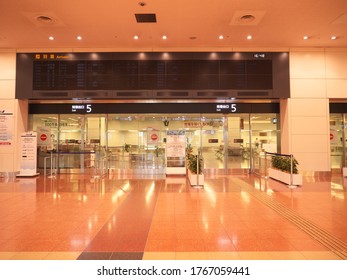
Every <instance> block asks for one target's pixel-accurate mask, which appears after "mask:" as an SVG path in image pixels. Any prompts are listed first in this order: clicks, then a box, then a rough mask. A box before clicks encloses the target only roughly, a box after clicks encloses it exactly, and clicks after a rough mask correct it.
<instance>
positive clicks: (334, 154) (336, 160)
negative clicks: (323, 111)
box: [330, 114, 346, 169]
mask: <svg viewBox="0 0 347 280" xmlns="http://www.w3.org/2000/svg"><path fill="white" fill-rule="evenodd" d="M330 156H331V168H332V169H341V168H342V167H344V166H346V115H344V114H330Z"/></svg>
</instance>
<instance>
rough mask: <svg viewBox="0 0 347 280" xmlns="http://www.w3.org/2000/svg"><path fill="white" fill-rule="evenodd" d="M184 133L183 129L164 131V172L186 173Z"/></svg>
mask: <svg viewBox="0 0 347 280" xmlns="http://www.w3.org/2000/svg"><path fill="white" fill-rule="evenodd" d="M185 156H186V134H185V131H184V130H168V131H167V132H166V174H186V168H185Z"/></svg>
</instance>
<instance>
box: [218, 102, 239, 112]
mask: <svg viewBox="0 0 347 280" xmlns="http://www.w3.org/2000/svg"><path fill="white" fill-rule="evenodd" d="M216 112H223V113H236V112H237V105H236V104H235V103H232V104H217V105H216Z"/></svg>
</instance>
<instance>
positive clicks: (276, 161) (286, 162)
mask: <svg viewBox="0 0 347 280" xmlns="http://www.w3.org/2000/svg"><path fill="white" fill-rule="evenodd" d="M290 161H291V160H290V157H287V156H272V157H271V164H272V167H273V168H276V169H279V170H281V171H283V172H288V173H290ZM298 165H299V163H298V161H297V160H296V159H295V158H294V157H293V174H298Z"/></svg>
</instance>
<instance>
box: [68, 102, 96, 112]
mask: <svg viewBox="0 0 347 280" xmlns="http://www.w3.org/2000/svg"><path fill="white" fill-rule="evenodd" d="M92 111H93V108H92V104H75V105H71V113H80V114H85V113H91V112H92Z"/></svg>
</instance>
